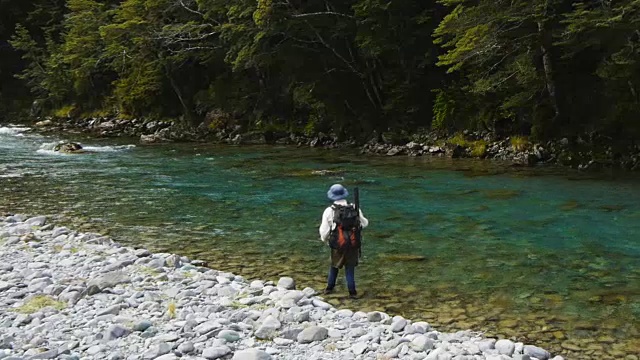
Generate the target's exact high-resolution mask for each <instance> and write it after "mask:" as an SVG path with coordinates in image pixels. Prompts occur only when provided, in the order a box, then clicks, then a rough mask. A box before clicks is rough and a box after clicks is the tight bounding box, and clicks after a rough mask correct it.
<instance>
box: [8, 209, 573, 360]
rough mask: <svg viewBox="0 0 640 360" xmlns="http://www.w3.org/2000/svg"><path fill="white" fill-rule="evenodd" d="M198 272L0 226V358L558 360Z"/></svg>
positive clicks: (291, 289)
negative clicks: (337, 307)
mask: <svg viewBox="0 0 640 360" xmlns="http://www.w3.org/2000/svg"><path fill="white" fill-rule="evenodd" d="M201 265H202V262H199V261H197V260H190V259H187V258H185V257H181V256H178V255H175V254H166V253H157V254H152V253H150V252H149V251H147V250H145V249H134V248H130V247H124V246H121V245H119V244H117V243H115V242H113V241H112V240H111V239H110V238H108V237H106V236H101V235H100V234H93V233H80V232H77V231H73V230H72V229H68V228H65V227H56V226H54V225H53V224H48V223H47V219H46V218H45V217H27V216H23V215H12V216H6V217H5V216H0V359H5V360H10V359H110V360H117V359H131V360H133V359H160V360H170V359H178V358H181V359H236V360H252V359H256V360H266V359H292V360H294V359H305V360H312V359H317V360H320V359H324V360H333V359H335V360H338V359H395V358H400V359H428V360H444V359H448V360H453V359H456V360H463V359H466V360H472V359H473V360H476V359H477V360H481V359H490V360H509V359H517V360H526V359H540V360H547V359H553V360H561V359H563V358H562V357H561V356H555V357H553V356H552V355H551V354H549V353H548V352H547V351H545V350H544V349H541V348H539V347H536V346H533V345H525V344H523V343H517V342H512V341H511V340H507V339H489V338H484V337H482V335H481V334H479V333H477V332H472V331H460V332H456V333H443V332H439V331H437V330H436V329H433V328H432V327H431V326H430V325H429V324H428V323H425V322H413V321H411V320H408V319H404V318H402V317H399V316H392V315H388V314H385V313H381V312H369V313H364V312H358V311H355V310H354V311H352V310H349V309H336V308H334V307H333V306H331V305H330V304H328V303H326V302H325V301H323V299H322V298H321V297H319V296H318V295H317V293H316V291H315V290H314V289H311V288H305V289H300V290H299V289H296V287H295V280H294V279H292V278H289V277H284V276H283V277H282V278H280V280H279V281H278V282H277V284H276V283H273V282H269V281H260V280H254V281H248V280H246V279H244V278H242V277H240V276H236V275H234V274H231V273H225V272H220V271H216V270H213V269H209V268H206V267H203V266H201ZM284 275H286V274H284Z"/></svg>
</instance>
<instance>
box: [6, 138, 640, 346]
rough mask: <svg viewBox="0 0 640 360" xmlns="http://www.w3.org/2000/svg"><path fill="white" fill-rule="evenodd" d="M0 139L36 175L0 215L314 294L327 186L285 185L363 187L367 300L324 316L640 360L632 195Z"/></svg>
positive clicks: (543, 183) (374, 164)
mask: <svg viewBox="0 0 640 360" xmlns="http://www.w3.org/2000/svg"><path fill="white" fill-rule="evenodd" d="M3 140H5V141H4V142H3V144H2V146H3V149H4V146H13V147H14V150H13V152H12V153H11V156H7V155H6V153H5V152H2V153H0V169H3V170H2V171H5V172H6V171H7V169H9V171H13V168H11V167H10V165H11V164H15V163H16V160H15V159H16V158H19V159H20V165H19V167H18V168H15V170H16V171H18V169H19V171H24V172H25V173H45V174H47V176H46V177H37V176H25V177H24V178H20V179H11V178H9V179H3V181H2V186H0V211H19V212H27V213H32V214H35V213H38V214H40V213H45V214H59V213H62V212H64V214H65V216H66V217H67V220H65V221H67V222H73V221H78V222H80V223H81V224H78V225H82V226H83V229H84V228H87V229H92V230H93V231H96V232H103V233H104V232H106V230H108V231H109V233H110V234H111V236H113V237H114V238H115V239H116V240H118V241H121V242H125V243H130V244H132V245H136V246H144V247H148V248H150V249H151V250H155V251H171V252H178V253H181V254H184V255H188V256H189V257H191V258H197V259H202V260H205V261H206V262H207V263H208V264H209V265H210V266H212V267H214V268H218V269H221V270H224V271H231V272H234V273H237V274H240V275H243V276H244V277H246V278H248V279H252V278H262V279H271V280H277V278H279V277H280V276H286V275H288V276H292V277H294V278H296V280H297V283H298V285H299V286H300V287H304V286H311V287H313V288H316V289H322V288H323V287H324V281H325V276H326V274H325V271H326V268H327V266H328V262H327V259H328V252H327V249H326V248H324V247H323V245H322V244H321V243H320V242H319V241H318V240H317V239H318V234H317V225H318V223H319V217H320V214H321V212H322V210H323V209H324V207H325V206H326V205H327V203H326V200H325V198H324V197H325V193H326V188H327V187H328V186H329V185H331V183H332V182H334V181H336V180H337V179H338V177H335V176H333V175H332V174H329V173H325V174H324V175H315V176H306V175H305V176H290V175H291V174H295V173H297V172H299V171H301V170H300V169H303V170H302V174H307V170H306V169H309V170H308V171H313V170H317V169H329V170H345V172H344V173H341V174H340V175H337V176H339V177H344V181H343V180H340V181H343V182H344V183H345V184H356V183H358V184H361V185H360V189H361V197H362V202H363V209H364V211H365V214H366V215H367V217H368V218H369V219H370V220H371V226H370V228H369V229H367V231H366V232H365V235H364V236H365V243H364V249H363V258H362V263H361V266H360V267H358V270H357V275H356V276H357V280H358V286H359V290H361V295H362V297H361V298H360V299H358V300H357V302H353V301H351V300H349V299H348V298H347V297H346V291H345V290H344V280H343V279H342V278H340V279H339V284H338V286H339V288H340V289H341V290H340V291H338V292H337V293H336V294H334V295H333V296H332V297H329V299H328V300H329V301H330V302H332V303H333V304H336V305H343V306H349V307H352V308H354V307H357V308H371V309H379V310H383V311H388V312H390V313H393V314H402V315H404V316H406V317H409V318H412V319H416V320H425V321H429V322H432V323H433V324H434V325H436V326H438V327H439V328H442V329H443V330H447V331H448V330H461V329H465V328H469V327H470V328H473V329H476V330H480V331H486V332H489V333H491V334H501V335H504V336H510V337H511V336H512V337H513V338H514V339H517V340H521V341H525V340H526V342H529V343H535V344H537V345H539V346H542V347H545V348H549V349H551V350H553V351H554V352H558V353H562V354H564V355H565V357H567V358H580V359H600V358H607V357H608V358H616V356H614V355H615V354H616V352H617V351H619V352H623V353H624V354H636V353H637V351H636V352H635V353H634V352H633V351H635V350H636V349H637V346H638V344H637V342H634V341H636V339H637V338H638V337H639V334H638V331H639V330H638V329H639V328H640V325H639V324H638V322H637V321H635V322H634V321H629V319H638V318H640V316H639V315H640V310H639V309H640V291H639V289H640V272H639V270H638V269H639V268H640V263H639V262H640V260H639V259H640V245H638V243H637V242H636V241H633V239H638V238H640V226H639V225H638V224H639V223H640V222H638V221H637V220H638V218H640V215H639V214H640V208H639V207H638V204H636V203H635V200H633V199H637V198H640V189H639V188H638V185H637V184H636V185H634V184H629V183H616V186H617V187H616V191H609V190H610V184H609V183H607V182H604V183H601V182H598V181H594V180H585V181H580V182H569V181H567V180H566V179H564V178H562V177H535V178H526V177H524V175H525V174H526V173H525V172H524V170H523V171H522V172H520V173H519V174H518V176H511V175H509V174H508V173H507V174H504V175H499V176H494V175H485V176H480V177H473V178H469V177H465V176H464V174H461V173H456V172H452V171H448V170H449V169H451V168H452V167H453V166H455V164H457V162H451V161H449V162H446V163H445V162H438V161H429V162H426V161H425V162H422V160H420V159H413V160H411V166H406V164H405V165H402V166H400V165H398V160H395V161H391V160H389V159H386V158H384V159H375V158H374V159H371V158H359V159H358V161H357V162H353V161H351V160H352V159H350V158H349V155H343V154H342V153H337V152H335V153H330V152H321V153H317V152H313V150H310V151H311V152H310V153H308V152H306V150H304V149H292V150H288V149H272V148H264V147H259V148H233V149H230V148H225V147H211V148H207V147H206V146H204V145H202V146H201V145H199V146H197V149H196V150H194V146H193V145H184V146H182V145H180V144H172V145H167V146H164V145H161V146H157V147H156V146H154V147H143V146H140V147H136V148H133V147H129V148H122V149H119V150H118V151H104V152H100V151H95V152H94V153H93V154H92V155H91V157H85V156H79V157H47V156H38V155H37V152H36V151H37V150H38V149H39V146H40V144H36V145H32V144H31V143H29V142H20V141H23V139H21V138H15V137H13V136H9V137H5V138H3ZM47 141H49V140H47ZM92 145H93V143H92ZM97 146H104V148H105V149H106V148H108V147H110V146H120V145H112V144H106V145H105V144H99V145H97ZM196 152H197V153H199V154H202V156H199V157H198V156H195V155H194V154H195V153H196ZM167 154H169V155H170V156H168V155H167ZM309 154H311V156H309ZM335 158H337V160H340V161H339V162H338V161H334V160H335ZM207 159H215V162H212V161H210V160H207ZM362 159H366V161H362ZM400 162H401V161H400ZM338 163H340V165H337V164H338ZM8 165H9V167H8ZM465 166H466V165H465ZM481 166H482V165H481V164H476V163H474V164H473V166H466V170H464V169H463V170H464V171H475V172H476V173H482V171H481V169H480V167H481ZM518 171H520V170H518ZM495 172H498V171H496V170H495V169H489V170H487V171H486V172H485V173H495ZM503 172H504V171H503ZM0 173H2V172H1V171H0ZM27 199H28V200H29V201H25V200H27ZM575 203H577V204H578V206H576V205H575ZM603 206H604V208H603ZM612 206H613V207H612ZM607 339H614V342H610V341H609V340H607ZM605 340H607V341H605ZM567 342H568V343H567ZM563 343H564V346H563ZM576 344H578V346H581V347H582V349H586V348H587V346H600V348H599V349H597V350H596V349H593V350H588V351H581V350H575V349H574V348H572V346H573V345H576ZM617 344H620V345H619V346H618V345H617ZM614 345H616V346H615V347H614ZM618 358H619V357H618ZM622 358H624V356H623V357H622Z"/></svg>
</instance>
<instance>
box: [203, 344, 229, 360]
mask: <svg viewBox="0 0 640 360" xmlns="http://www.w3.org/2000/svg"><path fill="white" fill-rule="evenodd" d="M229 353H231V348H229V347H228V346H216V347H210V348H206V349H204V350H203V351H202V357H203V358H205V359H209V360H212V359H220V358H222V357H223V356H225V355H227V354H229Z"/></svg>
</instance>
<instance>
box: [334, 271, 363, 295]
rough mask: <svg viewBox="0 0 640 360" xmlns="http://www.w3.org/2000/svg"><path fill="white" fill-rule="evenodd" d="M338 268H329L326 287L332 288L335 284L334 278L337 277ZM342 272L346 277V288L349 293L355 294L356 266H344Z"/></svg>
mask: <svg viewBox="0 0 640 360" xmlns="http://www.w3.org/2000/svg"><path fill="white" fill-rule="evenodd" d="M338 272H339V270H338V268H337V267H333V266H331V267H330V268H329V278H328V279H327V289H333V288H334V287H335V286H336V279H337V278H338ZM344 272H345V274H346V278H347V288H348V289H349V294H352V295H355V294H356V267H355V266H347V265H345V267H344Z"/></svg>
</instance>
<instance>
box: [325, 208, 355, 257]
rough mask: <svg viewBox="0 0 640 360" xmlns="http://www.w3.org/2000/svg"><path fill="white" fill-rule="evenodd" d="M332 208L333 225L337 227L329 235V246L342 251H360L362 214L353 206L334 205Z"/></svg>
mask: <svg viewBox="0 0 640 360" xmlns="http://www.w3.org/2000/svg"><path fill="white" fill-rule="evenodd" d="M331 208H333V223H334V224H335V225H336V226H335V228H334V229H333V230H331V232H330V233H329V246H330V247H331V248H332V249H338V250H341V251H346V250H350V249H360V245H361V240H362V236H361V230H362V228H361V226H360V212H359V211H358V210H357V209H356V207H355V206H354V205H353V204H349V205H337V204H333V205H332V206H331Z"/></svg>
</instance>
